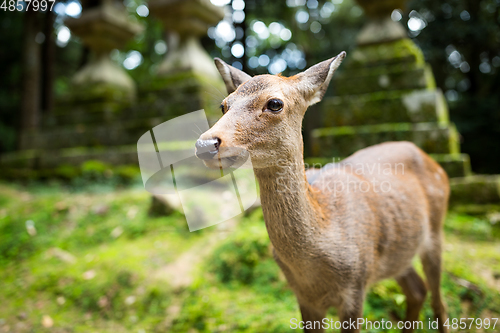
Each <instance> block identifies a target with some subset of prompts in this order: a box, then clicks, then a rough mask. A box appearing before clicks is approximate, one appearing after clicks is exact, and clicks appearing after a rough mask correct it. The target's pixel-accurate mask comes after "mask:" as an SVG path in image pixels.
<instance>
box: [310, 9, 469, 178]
mask: <svg viewBox="0 0 500 333" xmlns="http://www.w3.org/2000/svg"><path fill="white" fill-rule="evenodd" d="M404 2H405V1H404V0H383V1H368V0H358V3H359V4H360V5H361V6H362V7H363V8H364V9H365V11H366V12H367V14H368V15H369V20H368V22H367V24H366V25H365V27H364V28H363V29H362V31H361V33H360V34H359V36H358V39H357V41H358V46H357V47H356V49H355V50H354V51H353V52H351V53H350V54H349V55H348V58H347V59H346V61H345V63H344V64H343V65H342V69H343V70H342V72H339V73H338V74H337V75H336V77H334V85H335V92H336V96H335V97H330V98H327V99H325V100H324V101H323V103H322V105H321V106H320V108H321V110H320V111H321V117H319V119H318V121H319V122H318V123H317V124H322V126H324V127H323V128H317V129H315V130H313V131H312V132H311V145H310V148H311V151H310V153H311V155H312V156H313V157H316V159H312V160H310V161H321V159H317V158H318V157H323V158H324V157H330V160H331V157H332V156H334V157H337V158H343V157H346V156H348V155H350V154H352V153H354V152H355V151H357V150H359V149H361V148H364V147H367V146H370V145H374V144H377V143H381V142H385V141H392V140H408V141H412V142H414V143H416V144H417V145H418V146H419V147H421V148H422V149H424V150H425V151H426V152H427V153H430V154H431V155H432V156H433V157H434V159H436V161H438V162H439V163H440V164H441V165H442V166H443V167H444V168H445V170H446V171H447V172H448V174H449V175H450V177H463V176H466V175H468V174H470V163H469V157H468V155H466V154H461V153H460V144H459V134H458V132H457V131H456V129H455V126H454V125H453V124H452V123H450V122H449V118H448V108H447V104H446V101H445V99H444V97H443V94H442V92H441V91H440V90H439V89H436V86H435V82H434V77H433V74H432V70H431V68H430V66H429V65H428V64H426V63H425V60H424V56H423V54H422V51H421V50H420V49H419V48H418V47H417V46H416V45H415V44H414V43H413V42H412V41H411V40H410V39H409V38H408V37H406V32H404V28H403V27H402V26H401V24H400V23H399V22H394V21H392V20H391V18H390V14H391V12H392V10H393V8H400V7H401V6H402V5H403V4H404ZM402 32H404V33H402ZM323 161H324V160H323Z"/></svg>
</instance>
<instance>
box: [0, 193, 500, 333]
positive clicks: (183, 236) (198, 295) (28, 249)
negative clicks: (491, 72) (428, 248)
mask: <svg viewBox="0 0 500 333" xmlns="http://www.w3.org/2000/svg"><path fill="white" fill-rule="evenodd" d="M150 200H151V198H150V196H149V194H148V193H147V192H145V191H144V190H143V189H142V188H141V187H140V186H136V187H134V186H128V187H125V188H121V189H118V190H117V189H116V188H113V186H101V187H99V186H95V185H94V186H91V187H83V188H78V189H75V188H72V187H64V186H63V185H48V184H41V185H40V184H39V185H29V186H26V185H24V186H21V185H15V184H7V183H2V184H0V277H1V278H0V330H1V331H3V332H113V333H116V332H183V333H184V332H289V331H290V328H289V326H290V319H291V318H300V313H299V310H298V306H297V303H296V301H295V297H294V295H293V293H292V292H291V291H290V290H289V288H288V287H287V283H286V281H285V279H284V277H283V275H282V274H281V273H280V271H279V269H278V267H277V265H276V264H275V263H274V261H273V259H272V256H271V252H270V243H269V239H268V237H267V233H266V230H265V226H264V223H263V219H262V212H261V210H257V211H255V212H254V213H253V214H251V215H250V216H249V217H246V218H244V219H243V220H241V221H240V222H238V223H233V224H231V223H225V224H221V225H219V226H215V227H211V228H207V229H203V230H200V231H197V232H194V233H190V232H189V231H188V228H187V224H186V222H185V219H184V217H183V216H182V215H181V214H180V213H174V214H173V215H171V216H168V217H150V216H148V215H147V211H148V207H149V203H150ZM499 211H500V208H499V207H489V208H488V211H487V213H485V214H487V215H485V214H483V213H481V211H480V210H478V212H479V213H477V214H474V215H468V214H466V213H465V212H471V210H470V209H468V210H460V207H457V208H456V209H455V210H454V211H452V212H450V214H449V216H448V219H447V221H446V228H445V231H446V246H445V249H444V271H445V273H444V275H443V282H442V287H443V293H444V296H445V299H446V301H447V304H448V308H449V313H450V317H452V318H461V317H475V318H477V317H482V318H487V317H494V318H497V317H500V293H499V291H500V243H499V241H500V222H497V223H494V222H495V221H497V220H500V217H499V213H498V212H499ZM495 214H496V215H495ZM29 220H31V221H33V222H32V223H31V222H28V223H26V221H29ZM31 225H33V226H34V228H35V229H36V234H33V230H32V229H30V228H31V227H30V226H31ZM28 230H31V232H32V234H33V235H31V236H30V234H29V233H28ZM416 266H417V269H418V270H419V271H421V267H420V265H419V263H418V262H416ZM188 275H189V278H188ZM179 281H180V282H179ZM364 315H365V317H367V318H368V319H370V320H381V319H382V318H384V319H385V320H387V319H390V320H394V321H397V320H400V319H402V318H403V315H404V297H403V295H402V292H401V290H400V288H399V287H398V285H397V284H396V283H395V282H394V281H393V280H387V281H384V282H382V283H379V284H377V285H375V286H374V287H373V288H371V289H370V292H369V295H368V299H367V301H366V302H365V311H364ZM47 316H49V317H50V318H48V317H47ZM329 316H330V317H331V318H337V317H336V313H335V312H334V311H333V310H332V311H331V312H330V313H329ZM430 317H432V312H431V310H430V306H429V301H428V300H427V302H426V304H425V307H424V310H423V311H422V314H421V320H427V319H428V318H430ZM44 318H45V319H44ZM424 326H425V327H427V326H426V325H424ZM499 327H500V323H499V326H497V329H498V328H499ZM424 331H425V330H424ZM471 331H476V330H471ZM479 331H481V330H478V332H479ZM481 332H484V330H482V331H481ZM492 332H493V331H492Z"/></svg>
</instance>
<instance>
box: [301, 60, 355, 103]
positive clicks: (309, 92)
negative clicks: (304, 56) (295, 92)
mask: <svg viewBox="0 0 500 333" xmlns="http://www.w3.org/2000/svg"><path fill="white" fill-rule="evenodd" d="M345 56H346V53H345V52H341V53H340V54H339V55H338V56H336V57H333V58H331V59H328V60H325V61H323V62H320V63H319V64H316V65H314V66H312V67H310V68H309V69H308V70H306V71H304V72H302V73H299V74H297V75H296V76H297V78H298V79H299V83H298V84H297V87H298V88H299V90H301V91H302V92H303V93H304V96H305V98H306V100H307V101H308V103H309V105H313V104H316V103H318V102H319V101H321V99H322V98H323V96H324V95H325V92H326V89H327V88H328V85H329V84H330V80H331V79H332V76H333V73H335V71H336V70H337V68H338V67H339V66H340V63H342V60H344V58H345Z"/></svg>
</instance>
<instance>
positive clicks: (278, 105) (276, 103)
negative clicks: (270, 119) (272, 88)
mask: <svg viewBox="0 0 500 333" xmlns="http://www.w3.org/2000/svg"><path fill="white" fill-rule="evenodd" d="M267 109H268V110H269V111H272V112H280V111H281V110H283V101H281V100H279V99H277V98H273V99H271V100H269V102H267Z"/></svg>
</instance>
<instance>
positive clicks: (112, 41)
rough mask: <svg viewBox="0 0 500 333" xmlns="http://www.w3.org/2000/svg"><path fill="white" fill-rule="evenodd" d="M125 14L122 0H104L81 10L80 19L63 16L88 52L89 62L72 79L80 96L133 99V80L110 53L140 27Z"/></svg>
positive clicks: (134, 88) (120, 46) (134, 92)
mask: <svg viewBox="0 0 500 333" xmlns="http://www.w3.org/2000/svg"><path fill="white" fill-rule="evenodd" d="M127 15H128V14H127V12H126V10H125V7H124V6H123V4H122V3H121V2H117V1H114V0H103V1H102V3H101V4H100V5H99V6H96V7H91V8H88V9H86V10H84V11H83V12H82V15H81V17H80V18H78V19H75V18H68V19H66V22H65V23H66V25H67V26H68V27H69V28H70V29H71V31H72V32H73V34H75V35H76V36H78V37H80V38H81V39H82V41H83V43H84V44H85V45H86V46H88V47H89V49H90V52H91V54H90V61H89V62H88V63H87V64H86V65H85V66H84V67H83V68H82V69H80V70H79V71H78V72H77V73H76V74H75V75H74V77H73V80H72V83H73V84H74V85H75V91H77V92H78V97H79V98H80V99H89V98H96V97H98V98H104V99H107V98H111V99H114V100H117V101H120V100H133V99H134V98H135V95H136V86H135V83H134V81H133V80H132V78H131V77H130V76H129V75H128V74H127V73H126V72H125V70H124V69H123V68H121V67H120V66H118V65H117V64H116V63H114V62H113V61H112V60H111V59H110V56H109V54H110V52H111V50H113V49H120V48H122V47H123V46H124V45H125V43H126V42H127V41H129V40H130V39H132V38H133V37H134V36H135V35H136V34H138V33H140V32H141V31H142V30H143V27H142V26H141V25H139V24H138V23H135V22H132V21H130V20H129V19H128V16H127ZM116 95H118V96H117V97H118V98H116V97H115V96H116Z"/></svg>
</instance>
